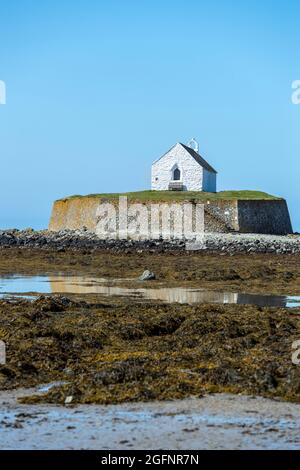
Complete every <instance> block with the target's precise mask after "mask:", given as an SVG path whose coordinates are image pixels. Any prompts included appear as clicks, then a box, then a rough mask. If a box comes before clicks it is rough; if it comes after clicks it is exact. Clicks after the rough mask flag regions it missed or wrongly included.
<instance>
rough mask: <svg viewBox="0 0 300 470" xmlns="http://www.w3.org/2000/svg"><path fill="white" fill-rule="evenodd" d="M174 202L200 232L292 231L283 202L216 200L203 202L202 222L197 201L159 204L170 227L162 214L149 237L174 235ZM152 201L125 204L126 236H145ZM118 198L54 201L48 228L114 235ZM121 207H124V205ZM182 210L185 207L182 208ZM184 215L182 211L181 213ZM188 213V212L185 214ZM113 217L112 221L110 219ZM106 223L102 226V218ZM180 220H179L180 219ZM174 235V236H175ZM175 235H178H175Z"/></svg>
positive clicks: (194, 229)
mask: <svg viewBox="0 0 300 470" xmlns="http://www.w3.org/2000/svg"><path fill="white" fill-rule="evenodd" d="M174 203H176V204H177V207H178V206H179V207H180V209H181V208H182V209H183V208H184V207H186V204H187V203H189V207H190V209H191V206H192V212H190V214H191V217H190V220H191V224H192V230H193V232H195V233H197V231H199V232H200V231H201V230H202V229H203V228H204V231H205V232H209V233H211V232H212V233H214V232H216V233H230V232H240V233H262V234H276V235H285V234H289V233H292V226H291V221H290V216H289V211H288V207H287V204H286V201H285V200H283V199H278V200H218V201H206V202H205V203H204V220H203V224H204V225H203V224H202V221H201V220H200V219H201V217H202V214H203V212H202V213H201V211H200V210H198V209H197V210H196V207H198V208H199V207H200V206H201V204H200V206H199V202H198V204H196V202H194V203H191V201H186V203H184V202H181V203H179V202H176V201H174V202H173V203H172V202H169V203H168V204H167V203H156V204H160V207H159V212H160V209H162V210H167V211H168V210H170V216H169V224H170V225H169V228H166V227H165V226H163V224H162V222H161V216H157V212H156V216H157V217H160V218H159V219H158V223H159V227H158V226H157V228H156V232H155V233H156V236H153V234H152V236H151V237H150V238H163V239H169V238H170V237H171V238H174V234H175V233H176V226H177V225H176V224H177V223H178V221H179V219H178V217H180V218H181V220H182V221H184V218H183V217H184V216H181V215H179V216H178V214H176V211H174V212H172V204H174ZM154 205H155V204H154V203H153V202H146V203H139V204H137V205H133V204H132V203H131V202H128V203H127V206H126V214H127V218H126V219H127V222H128V224H129V233H128V238H130V233H131V232H130V230H132V233H135V234H136V233H138V234H139V236H140V237H141V239H143V238H144V239H145V238H147V236H148V234H149V233H150V232H151V221H152V217H153V216H152V212H151V210H152V209H151V208H153V206H154ZM119 208H120V206H119V200H118V199H112V200H108V199H103V198H100V197H99V198H97V197H73V198H70V199H64V200H59V201H55V202H54V205H53V209H52V214H51V219H50V223H49V230H51V231H61V230H66V229H67V230H82V229H84V230H88V231H90V232H93V233H97V235H98V236H99V237H100V238H103V239H109V238H115V236H113V235H112V234H113V232H115V231H116V230H118V228H119V226H121V223H123V224H124V220H123V221H120V220H119V219H120V218H119V214H120V211H119ZM123 209H124V206H123ZM184 210H185V209H184ZM161 213H162V212H160V214H161ZM183 214H184V212H183ZM187 214H189V213H187ZM112 219H115V220H112ZM106 220H107V224H106V225H105V221H106ZM181 220H180V222H181ZM175 238H176V236H175ZM177 238H178V237H177Z"/></svg>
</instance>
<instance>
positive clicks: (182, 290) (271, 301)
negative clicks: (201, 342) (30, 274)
mask: <svg viewBox="0 0 300 470" xmlns="http://www.w3.org/2000/svg"><path fill="white" fill-rule="evenodd" d="M49 281H50V284H51V291H52V292H53V293H65V294H66V293H70V294H71V293H73V294H101V295H104V296H108V297H111V296H122V297H133V298H141V299H145V300H157V301H162V302H167V303H181V304H185V303H186V304H196V303H216V304H241V305H247V304H250V305H257V306H262V307H263V306H270V307H286V306H287V304H288V301H289V299H288V298H287V297H285V296H277V295H258V294H244V293H236V292H218V291H209V290H203V289H195V288H186V287H158V288H152V287H151V288H144V287H121V286H118V285H107V283H108V282H110V283H111V281H109V280H106V279H99V278H86V277H66V276H50V277H49ZM117 281H118V280H115V282H117ZM120 281H121V280H120ZM290 300H291V301H292V300H295V302H297V300H298V299H292V298H291V299H290ZM298 301H299V300H298Z"/></svg>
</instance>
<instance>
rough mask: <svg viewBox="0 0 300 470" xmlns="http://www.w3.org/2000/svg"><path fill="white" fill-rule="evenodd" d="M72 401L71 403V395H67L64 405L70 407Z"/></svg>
mask: <svg viewBox="0 0 300 470" xmlns="http://www.w3.org/2000/svg"><path fill="white" fill-rule="evenodd" d="M72 401H73V397H72V395H69V396H68V397H66V399H65V405H70V404H71V403H72Z"/></svg>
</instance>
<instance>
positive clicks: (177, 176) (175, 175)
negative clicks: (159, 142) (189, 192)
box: [173, 168, 180, 181]
mask: <svg viewBox="0 0 300 470" xmlns="http://www.w3.org/2000/svg"><path fill="white" fill-rule="evenodd" d="M173 180H174V181H180V170H179V168H175V170H174V171H173Z"/></svg>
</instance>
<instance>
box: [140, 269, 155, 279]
mask: <svg viewBox="0 0 300 470" xmlns="http://www.w3.org/2000/svg"><path fill="white" fill-rule="evenodd" d="M153 279H155V274H154V273H152V272H151V271H149V270H148V269H146V271H144V272H143V274H142V275H141V276H140V277H139V280H140V281H152V280H153Z"/></svg>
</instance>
